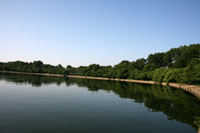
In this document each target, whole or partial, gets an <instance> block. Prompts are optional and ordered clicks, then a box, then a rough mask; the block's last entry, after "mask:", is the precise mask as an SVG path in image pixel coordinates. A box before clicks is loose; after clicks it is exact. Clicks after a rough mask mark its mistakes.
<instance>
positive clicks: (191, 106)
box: [0, 73, 200, 130]
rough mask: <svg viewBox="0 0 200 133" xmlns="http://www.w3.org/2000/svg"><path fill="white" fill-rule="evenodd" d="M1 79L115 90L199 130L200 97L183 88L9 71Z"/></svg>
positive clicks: (169, 117)
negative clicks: (22, 73) (9, 72)
mask: <svg viewBox="0 0 200 133" xmlns="http://www.w3.org/2000/svg"><path fill="white" fill-rule="evenodd" d="M0 80H5V81H7V82H13V83H17V84H31V85H32V86H34V87H40V86H42V85H44V84H47V85H48V84H57V85H60V84H62V83H65V84H66V86H70V85H77V86H79V87H86V88H88V90H89V91H98V90H105V91H109V92H110V91H112V92H114V93H115V94H116V95H118V96H119V97H121V98H129V99H133V100H134V102H138V103H143V104H144V106H145V107H147V108H148V110H149V111H152V112H163V113H164V114H166V115H167V116H168V119H169V120H176V121H179V122H182V123H186V124H189V125H191V126H192V127H193V128H195V129H196V130H198V128H200V100H199V99H197V98H196V97H195V96H193V95H191V94H190V93H187V92H185V91H183V90H181V89H175V88H171V87H167V86H158V85H144V84H135V83H126V82H115V81H100V80H88V79H74V78H71V79H70V78H59V77H46V76H35V75H34V76H33V75H21V74H5V73H0Z"/></svg>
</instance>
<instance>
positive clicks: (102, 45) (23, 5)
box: [0, 0, 200, 66]
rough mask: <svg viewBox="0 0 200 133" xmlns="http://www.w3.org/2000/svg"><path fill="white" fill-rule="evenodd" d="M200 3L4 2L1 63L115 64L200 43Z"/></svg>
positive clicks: (188, 0)
mask: <svg viewBox="0 0 200 133" xmlns="http://www.w3.org/2000/svg"><path fill="white" fill-rule="evenodd" d="M199 7H200V0H0V48H1V52H0V61H3V62H5V61H6V62H7V61H14V60H22V61H28V62H30V61H33V60H42V61H43V62H44V63H49V64H53V65H57V64H62V65H63V66H66V65H68V64H71V65H73V66H80V65H89V64H93V63H97V64H101V65H114V64H117V63H119V62H121V61H122V60H129V61H133V60H136V59H138V58H142V57H144V58H146V57H147V56H148V54H150V53H155V52H164V51H167V50H169V49H170V48H173V47H178V46H180V45H189V44H192V43H200V8H199Z"/></svg>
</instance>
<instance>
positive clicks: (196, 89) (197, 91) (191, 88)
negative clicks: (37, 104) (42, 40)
mask: <svg viewBox="0 0 200 133" xmlns="http://www.w3.org/2000/svg"><path fill="white" fill-rule="evenodd" d="M0 72H3V73H13V74H29V75H40V76H51V77H64V75H62V74H50V73H27V72H14V71H0ZM65 77H68V78H80V79H95V80H111V81H121V82H133V83H142V84H161V85H164V86H170V87H174V88H180V89H183V90H185V91H187V92H190V93H191V94H193V95H195V96H196V97H197V98H199V99H200V86H196V85H187V84H179V83H168V84H167V83H158V82H155V81H145V80H133V79H116V78H102V77H90V76H76V75H66V76H65Z"/></svg>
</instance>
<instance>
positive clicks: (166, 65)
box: [0, 44, 200, 84]
mask: <svg viewBox="0 0 200 133" xmlns="http://www.w3.org/2000/svg"><path fill="white" fill-rule="evenodd" d="M0 70H1V71H17V72H31V73H52V74H63V75H81V76H93V77H106V78H120V79H137V80H153V81H156V82H167V83H169V82H174V83H186V84H200V44H192V45H190V46H180V47H178V48H172V49H170V50H169V51H167V52H162V53H155V54H150V55H149V56H148V58H147V59H144V58H141V59H137V60H136V61H132V62H130V61H127V60H124V61H122V62H120V63H119V64H117V65H115V66H113V67H112V66H100V65H98V64H91V65H89V66H80V67H72V66H71V65H68V66H67V67H66V68H64V67H63V66H62V65H60V64H59V65H57V66H53V65H49V64H43V62H42V61H34V62H31V63H27V62H22V61H15V62H7V63H3V62H0Z"/></svg>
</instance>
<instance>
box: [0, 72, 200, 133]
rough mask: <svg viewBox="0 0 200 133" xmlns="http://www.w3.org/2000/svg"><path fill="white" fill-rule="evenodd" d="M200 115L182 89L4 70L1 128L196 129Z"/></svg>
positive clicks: (16, 131) (43, 131)
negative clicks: (13, 72) (8, 72)
mask: <svg viewBox="0 0 200 133" xmlns="http://www.w3.org/2000/svg"><path fill="white" fill-rule="evenodd" d="M198 117H200V100H199V99H197V98H196V97H194V96H193V95H191V94H188V93H186V92H184V91H182V90H180V89H174V88H169V87H162V86H152V85H142V84H133V83H123V82H113V81H98V80H86V79H64V78H55V77H54V78H53V77H44V76H31V75H19V74H3V73H0V132H1V133H112V132H113V133H118V132H119V133H147V132H148V133H151V132H152V133H165V132H166V133H169V132H170V133H172V132H174V133H179V132H180V133H196V132H197V130H198V126H197V125H196V124H195V122H194V121H196V119H197V118H198Z"/></svg>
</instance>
